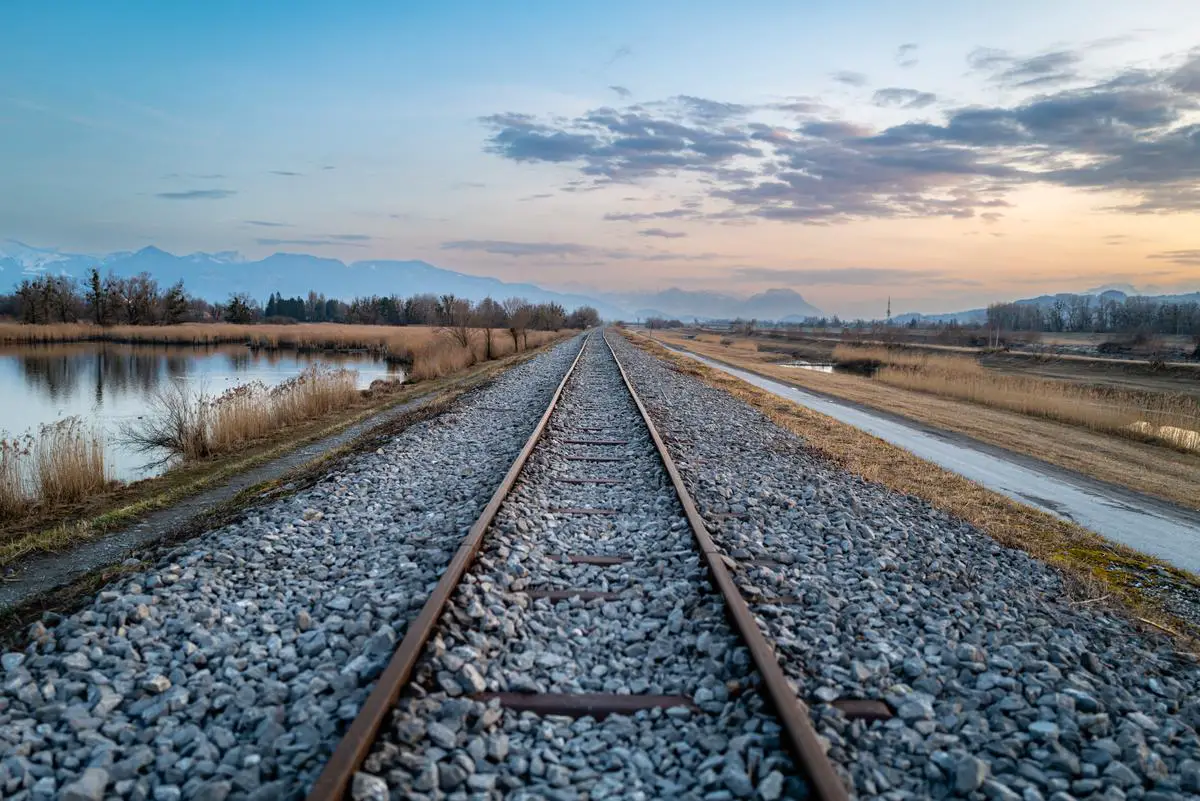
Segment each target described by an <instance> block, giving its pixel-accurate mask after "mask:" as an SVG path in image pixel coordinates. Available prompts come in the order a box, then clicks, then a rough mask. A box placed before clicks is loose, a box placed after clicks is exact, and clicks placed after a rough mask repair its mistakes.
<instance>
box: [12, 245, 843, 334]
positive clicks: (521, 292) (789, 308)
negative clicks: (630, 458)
mask: <svg viewBox="0 0 1200 801" xmlns="http://www.w3.org/2000/svg"><path fill="white" fill-rule="evenodd" d="M93 267H96V268H98V269H99V270H100V272H101V273H102V274H108V273H109V272H112V273H113V274H115V275H118V276H122V277H126V276H131V275H137V274H138V273H142V272H146V273H149V274H150V275H151V276H152V277H153V278H154V279H155V280H156V281H158V282H159V284H160V285H164V286H165V285H170V284H173V283H175V282H176V281H183V284H184V287H185V288H186V289H187V291H188V292H189V293H190V294H192V295H194V296H196V297H201V298H204V299H206V300H209V301H224V300H226V299H228V297H229V296H230V295H231V294H233V293H236V292H245V293H248V294H249V295H250V296H251V297H254V298H256V299H258V300H259V301H262V302H265V301H266V299H267V296H268V295H270V294H271V293H272V292H279V293H281V294H282V295H284V296H285V297H294V296H297V295H301V296H303V295H307V294H308V292H309V291H310V290H311V291H315V292H319V293H322V294H324V295H325V296H326V297H331V298H339V299H342V300H349V299H350V298H353V297H360V296H366V295H392V294H396V295H413V294H422V293H432V294H436V295H441V294H453V295H457V296H458V297H463V298H470V299H471V300H480V299H482V298H484V297H487V296H491V297H493V298H496V299H498V300H502V299H504V298H509V297H514V296H516V297H523V298H525V299H527V300H529V301H531V302H534V303H548V302H556V303H561V304H562V305H563V306H564V307H566V308H567V309H568V310H570V309H574V308H577V307H579V306H592V307H594V308H595V309H596V310H597V311H599V312H600V315H601V316H602V317H604V318H605V319H608V320H622V319H623V320H635V319H646V318H648V317H677V318H680V319H687V320H691V319H693V318H695V319H714V318H733V317H746V318H757V319H759V320H781V319H787V318H794V319H797V320H798V319H801V318H803V317H805V316H808V315H819V314H820V313H821V312H820V310H819V309H817V308H816V307H815V306H812V305H811V304H809V303H807V302H806V301H805V300H804V298H803V297H801V296H800V295H799V294H797V293H796V292H793V291H792V290H790V289H768V290H767V291H765V292H762V293H759V294H757V295H754V296H752V297H749V298H739V297H735V296H733V295H727V294H721V293H717V292H698V291H687V290H683V289H667V290H663V291H661V292H654V293H646V294H636V293H620V294H616V293H596V294H594V295H584V294H578V293H565V292H555V291H553V290H549V289H543V288H542V287H539V286H536V285H534V284H523V283H508V282H505V281H501V280H499V279H496V278H489V277H486V276H479V275H471V274H469V273H460V272H456V271H454V270H447V269H444V268H442V267H436V266H434V265H432V264H429V263H428V262H424V261H415V260H410V261H395V260H388V259H383V260H367V261H356V262H352V263H350V264H347V263H345V262H342V261H339V260H338V259H329V258H323V257H320V256H312V255H308V254H304V253H274V254H272V255H270V256H267V257H266V258H264V259H258V260H247V259H245V258H244V257H242V256H241V255H240V254H238V253H235V252H232V251H223V252H219V253H192V254H189V255H186V256H176V255H174V254H172V253H168V252H167V251H165V250H161V249H159V248H156V247H153V246H151V247H145V248H142V249H141V250H138V251H132V252H130V251H121V252H116V253H109V254H105V255H84V254H78V253H65V252H63V251H60V250H57V249H54V248H39V247H31V246H29V245H25V244H23V243H21V242H17V241H14V240H5V241H2V242H0V291H11V290H12V289H14V288H16V286H17V285H18V284H20V282H21V281H22V280H23V279H25V278H31V277H35V276H38V275H44V274H45V275H67V276H70V277H73V278H76V279H80V280H82V279H84V278H86V277H87V275H88V273H89V271H90V270H91V269H92V268H93Z"/></svg>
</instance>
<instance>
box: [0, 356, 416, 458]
mask: <svg viewBox="0 0 1200 801" xmlns="http://www.w3.org/2000/svg"><path fill="white" fill-rule="evenodd" d="M313 364H324V365H328V366H330V367H335V368H337V367H345V368H347V369H351V370H356V371H357V372H358V386H359V388H360V389H366V388H367V387H368V386H370V384H371V382H372V381H374V380H375V379H377V378H403V376H404V373H403V371H402V370H401V369H400V367H399V366H398V365H389V364H387V363H386V362H385V361H384V360H383V359H382V358H380V357H378V356H374V355H371V354H367V353H353V354H340V353H338V354H333V353H330V354H325V353H296V352H294V351H253V350H250V349H249V348H247V347H245V346H244V345H223V346H217V347H209V348H204V347H180V346H159V345H119V344H113V343H73V344H60V345H21V346H4V347H0V432H5V433H3V434H2V435H3V436H8V437H12V436H16V435H20V434H25V433H36V432H37V429H38V427H39V426H41V425H44V424H46V423H53V422H55V421H58V420H62V419H64V418H67V417H71V416H78V417H79V418H80V419H82V420H83V422H84V425H85V427H89V426H94V427H95V429H96V430H97V431H98V432H99V433H100V434H101V435H102V436H103V438H104V440H105V444H106V448H105V458H106V461H107V463H108V465H109V469H110V471H111V474H112V477H113V478H118V479H121V480H125V481H129V480H135V479H139V478H145V477H147V476H150V475H154V474H155V473H157V472H161V470H162V469H163V468H162V467H161V466H159V467H154V466H151V465H148V464H147V461H148V457H147V456H146V455H145V454H140V453H136V452H134V451H132V450H130V449H128V448H126V447H124V446H123V445H122V444H121V443H120V442H119V432H120V426H121V424H122V423H124V422H126V421H130V420H136V419H137V418H139V417H141V416H143V415H144V414H146V412H147V410H148V408H149V402H150V398H151V397H152V396H153V395H154V393H155V392H156V391H158V390H159V389H161V388H164V387H165V386H166V385H167V384H168V383H169V382H171V381H173V380H176V379H179V380H183V381H185V382H187V385H188V387H189V388H191V389H193V390H194V391H196V392H200V391H203V392H206V393H208V394H209V395H218V394H220V393H222V392H224V391H225V390H227V389H230V388H231V387H235V386H239V385H242V384H248V383H251V382H253V381H261V382H262V383H264V384H266V385H267V386H274V385H276V384H279V383H281V382H283V381H286V380H287V379H289V378H292V377H293V376H296V375H299V374H300V373H302V372H303V371H304V370H305V369H306V368H307V367H309V366H311V365H313Z"/></svg>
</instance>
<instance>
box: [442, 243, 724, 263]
mask: <svg viewBox="0 0 1200 801" xmlns="http://www.w3.org/2000/svg"><path fill="white" fill-rule="evenodd" d="M442 250H462V251H477V252H480V253H492V254H495V255H498V256H511V257H513V258H525V257H535V258H536V257H549V258H555V259H559V260H568V259H569V260H571V261H572V263H573V264H577V265H581V266H582V265H589V264H603V263H604V262H605V261H642V262H664V261H684V262H694V261H713V260H715V259H723V258H726V257H725V256H723V255H721V254H720V253H674V252H671V251H665V250H651V249H647V250H628V249H624V248H600V247H593V246H592V245H584V244H580V243H578V242H512V241H508V240H503V239H459V240H455V241H452V242H443V243H442ZM580 259H595V260H596V261H579V260H580Z"/></svg>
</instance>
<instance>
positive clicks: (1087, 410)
mask: <svg viewBox="0 0 1200 801" xmlns="http://www.w3.org/2000/svg"><path fill="white" fill-rule="evenodd" d="M833 358H834V361H836V362H838V363H839V364H860V365H861V364H873V365H875V366H877V367H878V369H877V370H876V371H875V373H874V378H875V380H876V381H879V382H881V383H884V384H888V385H889V386H894V387H900V388H902V389H909V390H915V391H917V392H927V393H930V394H933V395H939V396H942V397H948V398H956V399H958V400H965V401H969V402H971V403H978V404H980V405H982V406H990V407H993V408H997V409H1006V410H1008V411H1012V412H1018V413H1019V414H1024V415H1029V416H1032V417H1044V418H1047V419H1050V420H1057V421H1059V422H1062V423H1069V424H1071V425H1078V426H1082V427H1085V428H1088V429H1091V430H1093V431H1103V432H1106V433H1111V434H1118V435H1120V436H1126V437H1132V438H1135V439H1147V438H1149V439H1153V440H1156V441H1159V442H1164V443H1166V444H1168V445H1171V446H1172V447H1176V448H1180V449H1183V450H1192V451H1196V452H1200V435H1197V434H1196V433H1195V432H1196V430H1197V429H1198V428H1200V403H1197V401H1196V400H1195V399H1194V398H1192V397H1190V396H1188V395H1184V394H1182V393H1173V392H1138V391H1130V390H1120V389H1112V388H1108V387H1099V386H1088V385H1083V384H1074V383H1070V382H1066V381H1056V380H1054V379H1049V378H1032V377H1026V376H1011V375H1003V374H1001V373H994V372H990V371H988V370H987V369H986V368H984V367H983V366H981V365H980V364H979V363H978V362H976V361H975V360H974V359H972V358H969V357H967V356H950V355H943V354H923V353H914V352H912V351H906V350H898V349H888V348H874V347H868V348H855V347H852V346H845V345H839V346H838V347H837V348H835V349H834V353H833Z"/></svg>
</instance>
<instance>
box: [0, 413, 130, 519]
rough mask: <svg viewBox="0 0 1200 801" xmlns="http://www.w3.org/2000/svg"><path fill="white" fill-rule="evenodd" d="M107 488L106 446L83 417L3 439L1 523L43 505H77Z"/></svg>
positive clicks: (0, 456)
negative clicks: (86, 425) (32, 432)
mask: <svg viewBox="0 0 1200 801" xmlns="http://www.w3.org/2000/svg"><path fill="white" fill-rule="evenodd" d="M107 484H108V470H107V467H106V465H105V462H104V444H103V442H102V441H101V439H100V436H99V435H98V434H97V433H96V432H95V431H94V430H90V429H85V428H84V426H83V423H82V422H81V421H80V420H79V418H78V417H68V418H66V419H64V420H60V421H58V422H56V423H51V424H48V425H44V426H41V427H40V428H39V429H38V433H37V434H28V435H26V436H24V437H20V438H17V439H0V520H8V519H12V518H15V517H20V516H21V515H23V514H25V513H26V512H28V511H29V510H30V509H31V508H33V507H34V506H37V505H38V504H42V503H49V504H61V503H75V502H77V501H81V500H83V499H84V498H87V497H88V496H89V495H91V494H93V493H96V492H99V491H101V490H103V489H104V488H105V486H106V485H107Z"/></svg>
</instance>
